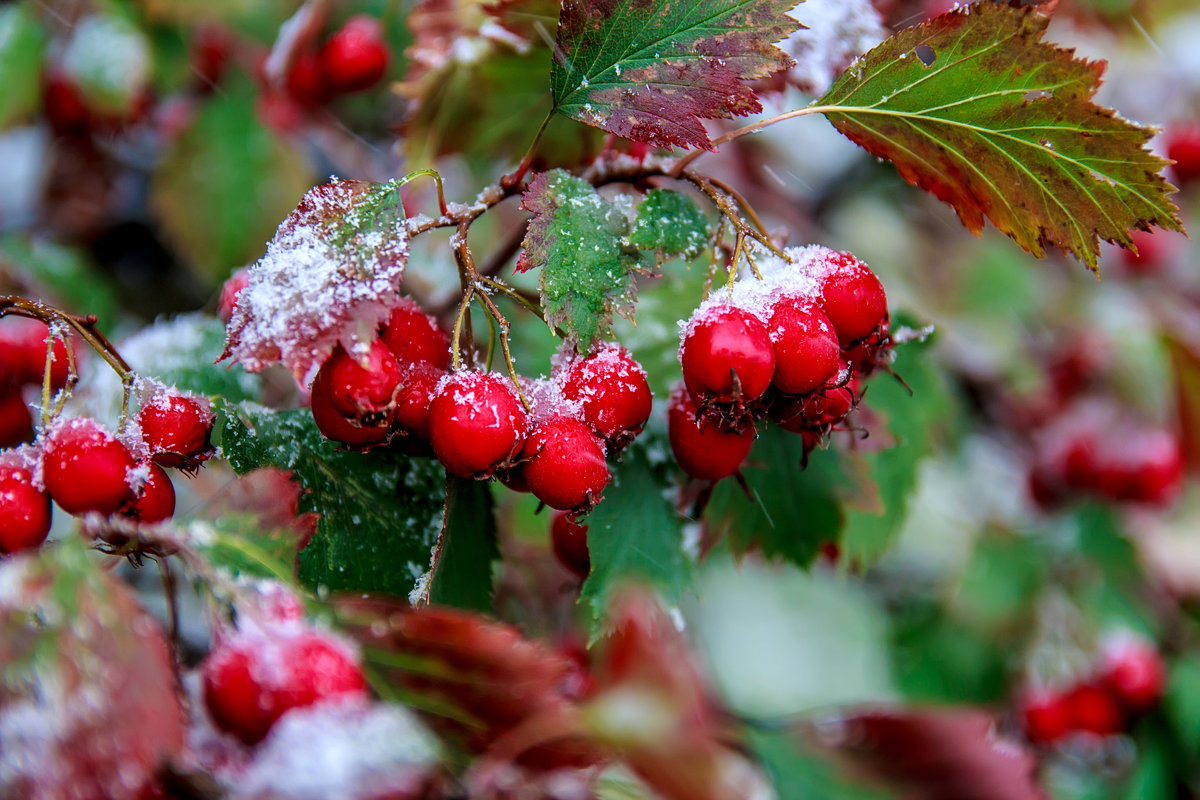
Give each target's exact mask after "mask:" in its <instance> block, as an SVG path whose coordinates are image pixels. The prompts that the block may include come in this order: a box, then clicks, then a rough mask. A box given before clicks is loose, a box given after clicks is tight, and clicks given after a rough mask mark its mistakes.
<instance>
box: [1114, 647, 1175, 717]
mask: <svg viewBox="0 0 1200 800" xmlns="http://www.w3.org/2000/svg"><path fill="white" fill-rule="evenodd" d="M1099 682H1100V684H1101V685H1102V686H1104V687H1105V688H1106V689H1108V690H1109V691H1110V692H1111V693H1112V694H1114V695H1115V696H1116V697H1117V699H1119V700H1120V701H1121V704H1122V705H1124V706H1125V708H1127V709H1129V710H1130V711H1133V712H1135V713H1144V712H1146V711H1150V710H1151V709H1153V708H1154V707H1155V706H1156V705H1158V701H1159V699H1160V698H1161V697H1162V693H1163V689H1164V687H1165V686H1166V682H1167V674H1166V668H1165V667H1164V666H1163V661H1162V656H1160V655H1159V654H1158V651H1157V650H1156V649H1155V648H1154V646H1153V645H1151V644H1150V643H1149V642H1146V641H1142V640H1139V639H1132V638H1130V639H1121V640H1118V641H1114V642H1112V643H1110V644H1109V645H1108V646H1107V647H1106V648H1105V649H1104V653H1103V656H1102V658H1101V662H1100V665H1099Z"/></svg>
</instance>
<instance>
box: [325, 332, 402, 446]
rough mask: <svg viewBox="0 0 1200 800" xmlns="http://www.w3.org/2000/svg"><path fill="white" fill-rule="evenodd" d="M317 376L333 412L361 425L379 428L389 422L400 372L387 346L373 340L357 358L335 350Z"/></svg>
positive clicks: (394, 357)
mask: <svg viewBox="0 0 1200 800" xmlns="http://www.w3.org/2000/svg"><path fill="white" fill-rule="evenodd" d="M319 377H320V380H321V382H322V384H323V385H324V387H325V391H326V392H327V393H328V396H329V402H330V404H331V405H332V406H333V408H334V410H335V411H337V412H338V413H339V414H341V415H342V416H343V417H346V418H347V419H356V420H359V421H360V422H362V423H363V424H365V425H379V424H384V423H387V422H389V421H390V420H391V417H392V409H393V408H394V406H395V401H396V390H397V388H399V386H400V381H401V379H402V377H403V372H402V370H401V368H400V362H399V361H397V360H396V356H395V355H394V354H393V353H392V351H391V350H389V349H388V347H387V345H385V344H384V343H383V342H382V341H380V340H379V339H375V340H373V341H372V342H371V346H370V348H369V349H368V351H367V353H366V355H365V356H363V357H361V358H355V357H354V356H351V355H350V354H349V353H347V352H346V351H345V350H344V349H343V348H341V347H338V348H337V349H336V350H334V351H333V355H331V356H330V357H329V360H328V361H326V362H325V363H324V364H323V365H322V366H321V370H320V373H319Z"/></svg>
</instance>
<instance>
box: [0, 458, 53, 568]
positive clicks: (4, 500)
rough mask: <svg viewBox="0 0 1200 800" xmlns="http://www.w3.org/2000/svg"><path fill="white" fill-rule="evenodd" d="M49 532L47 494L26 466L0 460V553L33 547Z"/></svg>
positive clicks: (42, 540)
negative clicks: (2, 462) (36, 483)
mask: <svg viewBox="0 0 1200 800" xmlns="http://www.w3.org/2000/svg"><path fill="white" fill-rule="evenodd" d="M49 532H50V496H49V495H48V494H46V493H45V492H43V491H41V490H40V489H38V488H37V487H36V486H34V485H33V473H32V472H31V471H30V470H29V469H27V468H25V467H23V466H16V465H13V464H0V555H8V554H10V553H16V552H18V551H21V550H31V549H33V548H36V547H38V546H39V545H40V544H41V543H42V542H44V541H46V535H47V534H48V533H49Z"/></svg>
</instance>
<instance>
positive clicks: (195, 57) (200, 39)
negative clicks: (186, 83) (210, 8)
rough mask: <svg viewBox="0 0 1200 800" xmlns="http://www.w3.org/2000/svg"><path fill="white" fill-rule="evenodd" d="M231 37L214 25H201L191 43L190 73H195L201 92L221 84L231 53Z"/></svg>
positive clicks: (227, 32)
mask: <svg viewBox="0 0 1200 800" xmlns="http://www.w3.org/2000/svg"><path fill="white" fill-rule="evenodd" d="M233 44H234V43H233V37H232V35H231V34H230V33H229V31H227V30H225V29H224V28H221V27H218V26H215V25H201V26H200V27H199V28H197V29H196V38H195V39H194V40H193V41H192V53H191V61H192V71H193V72H195V73H196V77H197V79H198V80H199V85H200V89H201V90H207V89H211V88H212V87H213V86H215V85H216V84H218V83H220V82H221V78H222V77H223V76H224V75H225V71H226V67H228V66H229V57H230V55H231V54H232V52H233Z"/></svg>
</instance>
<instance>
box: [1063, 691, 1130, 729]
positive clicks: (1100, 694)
mask: <svg viewBox="0 0 1200 800" xmlns="http://www.w3.org/2000/svg"><path fill="white" fill-rule="evenodd" d="M1063 702H1065V703H1066V706H1067V714H1068V717H1069V719H1070V720H1071V728H1072V730H1077V731H1087V732H1088V733H1094V734H1096V735H1097V736H1111V735H1112V734H1115V733H1120V732H1121V731H1123V730H1124V729H1125V714H1124V713H1123V711H1122V709H1121V706H1120V704H1119V703H1118V702H1117V698H1116V697H1115V696H1114V695H1113V694H1112V693H1111V692H1109V691H1107V690H1106V689H1104V688H1103V687H1101V686H1096V685H1094V684H1090V683H1081V684H1079V685H1078V686H1076V687H1075V688H1074V689H1072V690H1071V691H1069V692H1067V694H1066V696H1065V697H1064V698H1063Z"/></svg>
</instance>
